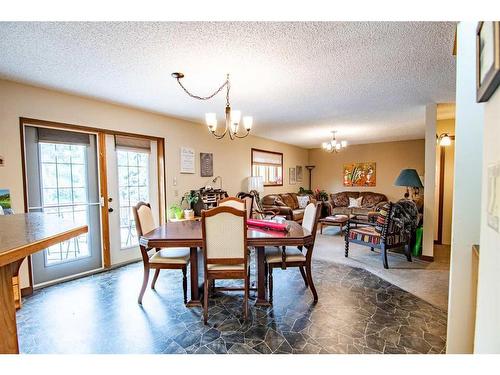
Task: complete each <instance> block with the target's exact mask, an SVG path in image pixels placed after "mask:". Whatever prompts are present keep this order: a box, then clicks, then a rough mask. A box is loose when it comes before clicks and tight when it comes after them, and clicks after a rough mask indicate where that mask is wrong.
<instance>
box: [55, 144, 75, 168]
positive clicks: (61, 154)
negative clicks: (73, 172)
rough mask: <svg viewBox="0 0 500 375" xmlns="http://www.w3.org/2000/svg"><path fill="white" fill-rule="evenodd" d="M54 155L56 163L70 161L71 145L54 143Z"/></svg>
mask: <svg viewBox="0 0 500 375" xmlns="http://www.w3.org/2000/svg"><path fill="white" fill-rule="evenodd" d="M56 155H57V162H58V163H71V146H70V145H61V144H56Z"/></svg>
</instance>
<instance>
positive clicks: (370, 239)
mask: <svg viewBox="0 0 500 375" xmlns="http://www.w3.org/2000/svg"><path fill="white" fill-rule="evenodd" d="M349 239H351V240H357V241H361V242H366V243H370V244H374V245H378V244H380V241H381V234H380V233H379V232H377V231H376V230H375V228H374V227H361V228H353V229H350V230H349ZM407 242H408V236H407V235H406V233H405V232H401V233H392V234H388V235H387V236H386V237H385V244H386V245H389V246H395V245H398V244H401V245H403V244H406V243H407Z"/></svg>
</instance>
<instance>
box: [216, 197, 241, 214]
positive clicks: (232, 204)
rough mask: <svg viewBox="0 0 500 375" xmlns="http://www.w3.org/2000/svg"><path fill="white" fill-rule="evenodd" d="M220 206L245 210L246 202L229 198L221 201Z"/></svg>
mask: <svg viewBox="0 0 500 375" xmlns="http://www.w3.org/2000/svg"><path fill="white" fill-rule="evenodd" d="M219 206H225V207H233V208H235V209H237V210H241V211H244V210H245V201H244V200H241V199H239V198H235V197H228V198H224V199H221V200H220V201H219Z"/></svg>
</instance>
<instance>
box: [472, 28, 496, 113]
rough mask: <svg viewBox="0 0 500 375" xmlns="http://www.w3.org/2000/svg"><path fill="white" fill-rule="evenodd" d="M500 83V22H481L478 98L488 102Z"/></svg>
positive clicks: (477, 74) (477, 73) (478, 56)
mask: <svg viewBox="0 0 500 375" xmlns="http://www.w3.org/2000/svg"><path fill="white" fill-rule="evenodd" d="M499 84H500V22H499V21H484V22H479V23H478V25H477V31H476V100H477V102H478V103H481V102H486V101H488V99H489V98H490V97H491V96H492V95H493V93H494V92H495V90H496V89H497V87H498V85H499Z"/></svg>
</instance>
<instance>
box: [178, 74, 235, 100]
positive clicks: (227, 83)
mask: <svg viewBox="0 0 500 375" xmlns="http://www.w3.org/2000/svg"><path fill="white" fill-rule="evenodd" d="M176 80H177V83H178V84H179V86H181V88H182V89H183V90H184V92H185V93H186V94H188V95H189V96H190V97H191V98H194V99H198V100H209V99H212V98H213V97H214V96H215V95H217V94H218V93H220V92H221V91H222V89H223V88H224V87H226V88H227V90H226V104H227V105H229V89H230V88H231V84H230V82H229V74H228V75H227V78H226V81H225V82H224V83H223V84H222V85H221V86H220V87H219V88H218V89H217V90H215V92H214V93H213V94H211V95H208V96H198V95H194V94H192V93H190V92H189V90H188V89H187V88H186V87H185V86H184V85H183V84H182V82H181V79H180V78H176Z"/></svg>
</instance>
